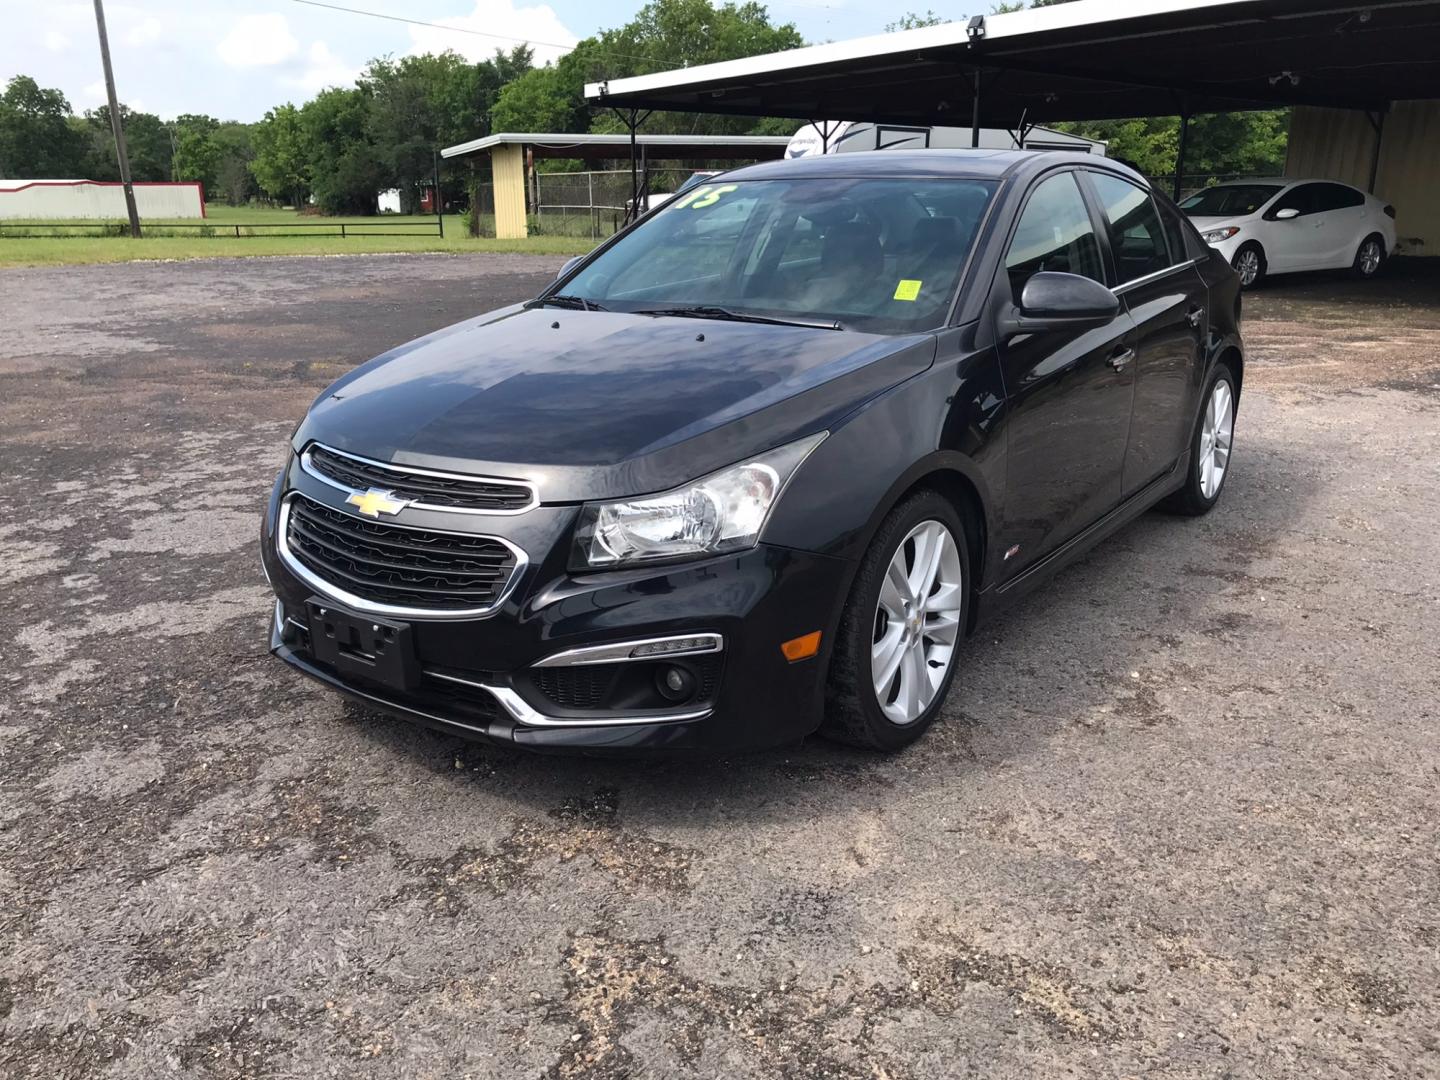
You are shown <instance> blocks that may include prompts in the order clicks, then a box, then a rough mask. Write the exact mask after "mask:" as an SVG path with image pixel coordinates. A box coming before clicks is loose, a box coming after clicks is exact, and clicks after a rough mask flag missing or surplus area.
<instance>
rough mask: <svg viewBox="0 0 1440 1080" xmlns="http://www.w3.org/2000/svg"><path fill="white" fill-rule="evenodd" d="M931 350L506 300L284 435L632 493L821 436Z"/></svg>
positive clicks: (895, 340) (335, 395)
mask: <svg viewBox="0 0 1440 1080" xmlns="http://www.w3.org/2000/svg"><path fill="white" fill-rule="evenodd" d="M934 356H935V338H934V336H933V335H930V334H917V335H908V336H903V337H891V336H881V335H873V334H862V333H856V332H853V331H834V330H819V329H811V328H808V327H790V326H775V325H768V324H759V323H740V322H723V321H718V320H711V319H703V320H702V319H686V318H673V317H655V316H646V315H631V314H624V313H616V312H593V311H571V310H566V309H556V308H532V309H530V310H524V309H521V308H508V309H504V310H502V311H498V312H494V313H491V314H490V315H485V316H481V317H479V318H476V319H472V320H470V321H468V322H463V323H459V324H457V325H455V326H452V327H448V328H446V329H444V330H441V331H438V332H437V333H434V334H431V335H429V336H428V337H424V338H420V339H419V340H417V341H412V342H410V343H408V344H405V345H402V346H400V347H399V348H397V349H392V350H391V351H390V352H388V353H385V354H383V355H382V356H379V357H376V358H375V359H374V360H372V361H370V362H369V363H368V364H365V365H363V366H361V367H359V368H357V369H356V370H355V371H353V372H351V373H350V374H349V375H347V376H346V377H345V378H343V379H341V380H340V381H339V382H337V383H335V384H334V385H333V386H331V387H330V388H329V389H327V390H326V391H325V392H324V393H323V394H321V396H320V397H319V398H317V399H316V401H315V404H314V405H312V406H311V409H310V412H309V414H308V415H307V416H306V418H305V421H304V422H303V423H302V424H301V426H300V428H299V429H298V430H297V431H296V433H295V440H294V441H295V447H296V449H297V450H299V449H300V448H302V447H303V446H304V445H305V444H306V443H308V442H310V441H312V440H315V441H319V442H323V443H325V444H326V445H329V446H333V447H335V448H337V449H340V450H348V451H350V452H351V453H356V454H361V455H364V456H366V457H371V458H376V459H378V460H381V461H390V462H394V463H396V464H410V465H416V466H421V467H429V468H437V469H447V470H452V471H456V472H474V473H483V474H489V475H495V476H505V477H515V478H520V479H527V480H532V481H534V482H536V483H537V484H538V485H539V488H540V493H541V498H542V499H543V500H544V501H545V502H550V503H556V502H576V501H582V500H585V499H593V498H608V497H614V496H622V495H634V494H640V493H643V492H650V491H659V490H663V489H665V488H667V487H672V486H675V485H677V484H681V483H684V482H686V481H687V480H691V479H694V478H695V477H697V476H702V475H704V474H705V473H708V472H711V471H713V470H715V469H718V468H721V467H723V466H725V465H728V464H731V463H734V462H736V461H739V460H741V459H742V458H744V457H747V456H750V455H752V454H755V453H758V452H760V451H763V450H767V449H770V448H771V447H774V446H779V445H782V444H784V443H786V442H788V441H790V440H792V439H796V438H800V437H802V436H804V435H808V434H812V433H813V432H815V431H819V430H822V429H824V428H826V427H828V426H830V425H831V424H832V423H833V422H834V421H835V420H837V419H839V418H840V417H842V416H844V415H845V414H846V413H848V412H850V411H852V410H853V409H854V408H855V407H856V406H858V405H859V404H861V403H863V402H864V401H865V400H867V399H868V398H870V397H873V396H874V395H875V394H878V393H880V392H882V391H883V390H886V389H888V388H889V387H891V386H894V385H895V384H897V383H899V382H901V381H903V380H904V379H907V378H909V377H910V376H912V375H914V374H916V373H918V372H920V371H923V370H924V369H925V368H927V367H928V366H929V365H930V364H931V363H932V362H933V360H934Z"/></svg>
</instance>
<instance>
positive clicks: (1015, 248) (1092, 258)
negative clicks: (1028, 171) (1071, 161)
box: [1005, 172, 1105, 301]
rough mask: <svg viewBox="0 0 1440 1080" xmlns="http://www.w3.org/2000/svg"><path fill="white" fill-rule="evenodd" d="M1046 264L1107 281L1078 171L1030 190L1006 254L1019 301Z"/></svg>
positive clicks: (1007, 264) (1051, 179) (1064, 271)
mask: <svg viewBox="0 0 1440 1080" xmlns="http://www.w3.org/2000/svg"><path fill="white" fill-rule="evenodd" d="M1042 270H1051V271H1055V272H1058V273H1062V274H1079V275H1081V276H1082V277H1088V278H1091V279H1092V280H1094V281H1098V282H1100V283H1101V284H1102V285H1103V284H1104V283H1105V270H1104V266H1103V264H1102V263H1101V261H1100V244H1099V241H1097V240H1096V239H1095V228H1094V226H1093V225H1092V224H1091V222H1090V211H1089V210H1088V209H1087V208H1086V206H1085V200H1084V198H1083V197H1082V196H1081V195H1080V188H1079V185H1077V184H1076V182H1075V174H1074V173H1068V172H1067V173H1060V174H1059V175H1058V176H1052V177H1050V178H1049V179H1047V180H1042V181H1041V182H1040V184H1039V186H1037V187H1036V188H1035V190H1034V191H1032V192H1031V193H1030V201H1029V202H1027V203H1026V204H1025V209H1024V211H1023V212H1021V214H1020V221H1019V224H1017V225H1016V226H1015V238H1014V239H1013V240H1011V241H1010V250H1009V252H1008V253H1006V255H1005V271H1006V273H1008V274H1009V275H1010V292H1011V295H1013V296H1014V298H1015V299H1016V300H1017V301H1018V300H1019V299H1020V293H1021V292H1022V291H1023V290H1024V288H1025V282H1027V281H1029V280H1030V276H1031V275H1032V274H1037V273H1039V272H1040V271H1042Z"/></svg>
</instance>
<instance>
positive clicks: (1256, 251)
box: [1230, 242, 1266, 289]
mask: <svg viewBox="0 0 1440 1080" xmlns="http://www.w3.org/2000/svg"><path fill="white" fill-rule="evenodd" d="M1230 265H1231V266H1233V267H1234V268H1235V272H1236V273H1237V274H1239V275H1240V287H1241V288H1242V289H1253V288H1255V287H1256V286H1257V285H1259V284H1260V283H1261V282H1262V281H1264V280H1265V270H1266V262H1265V249H1264V248H1262V247H1261V246H1260V245H1259V244H1256V243H1253V242H1252V243H1249V244H1245V245H1243V246H1242V247H1241V248H1240V250H1239V251H1237V252H1235V258H1233V259H1231V260H1230Z"/></svg>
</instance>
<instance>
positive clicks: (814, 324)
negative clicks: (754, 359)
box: [635, 304, 845, 330]
mask: <svg viewBox="0 0 1440 1080" xmlns="http://www.w3.org/2000/svg"><path fill="white" fill-rule="evenodd" d="M635 314H636V315H674V316H676V317H677V318H681V319H725V320H727V321H728V322H753V323H770V324H772V325H774V326H805V327H809V328H810V329H812V330H844V329H845V326H844V324H843V323H841V322H840V320H838V319H786V318H781V317H780V316H778V315H754V314H751V313H750V312H748V311H732V310H731V309H730V308H725V307H716V306H714V305H713V304H695V305H692V306H689V307H666V308H646V309H644V310H642V311H637V312H635Z"/></svg>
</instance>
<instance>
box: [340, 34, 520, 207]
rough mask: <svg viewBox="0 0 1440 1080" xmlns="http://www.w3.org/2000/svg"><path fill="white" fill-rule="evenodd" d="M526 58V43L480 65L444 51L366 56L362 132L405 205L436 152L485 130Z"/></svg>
mask: <svg viewBox="0 0 1440 1080" xmlns="http://www.w3.org/2000/svg"><path fill="white" fill-rule="evenodd" d="M530 64H531V52H530V49H529V47H528V46H524V45H519V46H516V47H515V48H513V49H511V50H510V51H509V52H503V51H500V50H497V51H496V53H495V55H494V57H493V58H491V59H489V60H483V61H481V62H480V63H478V64H472V63H471V62H469V61H468V60H466V59H465V58H464V57H462V56H460V55H458V54H457V53H454V52H450V51H446V52H443V53H440V54H438V55H434V54H429V53H427V54H425V55H423V56H406V57H402V58H401V59H399V60H394V59H391V58H389V57H383V58H381V59H379V60H372V61H371V62H370V65H369V67H367V68H366V70H365V72H364V74H362V75H361V77H360V80H359V85H360V87H361V88H362V89H363V90H365V91H366V92H367V93H368V94H369V101H370V109H369V119H368V122H367V125H366V131H367V134H368V135H369V138H370V141H371V142H372V143H373V144H374V146H375V149H376V152H377V153H378V154H379V156H380V160H381V161H382V162H383V163H384V165H385V168H386V170H387V173H388V176H389V180H390V183H392V184H394V185H395V186H397V187H399V188H400V190H401V197H402V200H403V201H404V203H405V208H406V209H407V210H409V209H413V208H414V206H415V203H416V202H417V201H418V198H419V192H420V188H421V187H422V186H424V185H425V184H427V183H429V182H430V178H431V176H432V175H433V172H434V153H435V150H436V149H437V148H439V147H443V146H451V145H454V144H455V143H458V142H464V141H466V140H469V139H474V138H478V137H480V136H483V135H487V134H489V131H490V110H491V108H492V106H493V105H494V103H495V99H496V97H497V96H498V95H499V93H500V90H501V87H503V86H504V85H505V84H506V83H507V82H509V81H510V80H512V79H514V78H516V77H517V76H519V75H520V74H522V73H523V72H525V71H528V70H529V69H530Z"/></svg>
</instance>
